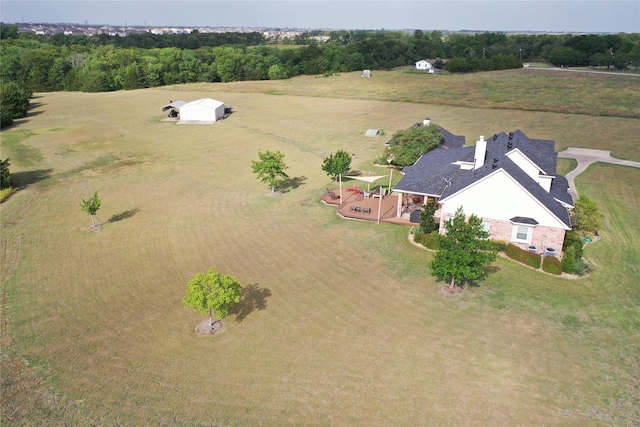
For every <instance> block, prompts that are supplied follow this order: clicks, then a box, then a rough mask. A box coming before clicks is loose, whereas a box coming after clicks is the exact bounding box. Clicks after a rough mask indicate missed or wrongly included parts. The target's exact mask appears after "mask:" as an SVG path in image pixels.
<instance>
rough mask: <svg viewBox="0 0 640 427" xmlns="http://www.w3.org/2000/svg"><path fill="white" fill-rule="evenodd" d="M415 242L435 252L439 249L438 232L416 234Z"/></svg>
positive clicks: (414, 236)
mask: <svg viewBox="0 0 640 427" xmlns="http://www.w3.org/2000/svg"><path fill="white" fill-rule="evenodd" d="M413 241H414V242H416V243H419V244H421V245H423V246H424V247H425V248H427V249H431V250H433V251H435V250H436V249H437V248H438V232H437V231H436V232H431V233H414V235H413Z"/></svg>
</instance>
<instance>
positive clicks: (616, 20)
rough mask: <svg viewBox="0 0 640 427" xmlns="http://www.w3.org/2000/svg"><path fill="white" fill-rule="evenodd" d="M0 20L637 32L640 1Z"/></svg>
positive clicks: (202, 4) (259, 6)
mask: <svg viewBox="0 0 640 427" xmlns="http://www.w3.org/2000/svg"><path fill="white" fill-rule="evenodd" d="M169 6H170V7H169ZM0 16H1V17H2V18H1V20H2V22H4V23H7V24H8V23H13V24H21V25H22V24H56V25H89V26H97V25H101V26H118V27H122V26H124V27H147V28H148V27H151V28H153V27H178V28H264V29H276V28H281V29H282V28H285V29H322V30H388V31H402V30H404V31H406V30H423V31H425V30H426V31H451V32H464V31H469V32H536V33H540V32H544V33H640V2H637V1H626V0H564V1H545V0H542V1H530V0H511V1H504V0H490V1H484V0H454V1H440V0H437V1H430V0H426V1H425V0H423V1H405V0H388V1H385V2H383V1H376V0H374V1H361V0H351V1H347V2H338V1H333V0H298V1H274V0H251V1H216V0H174V1H172V2H169V1H165V0H135V1H114V0H89V1H67V0H62V1H60V0H8V1H2V2H1V3H0Z"/></svg>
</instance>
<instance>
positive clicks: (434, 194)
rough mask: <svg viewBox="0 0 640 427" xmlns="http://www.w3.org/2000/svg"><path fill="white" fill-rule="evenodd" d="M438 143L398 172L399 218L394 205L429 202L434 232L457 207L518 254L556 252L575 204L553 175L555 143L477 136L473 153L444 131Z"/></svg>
mask: <svg viewBox="0 0 640 427" xmlns="http://www.w3.org/2000/svg"><path fill="white" fill-rule="evenodd" d="M442 133H443V136H444V140H443V142H442V143H441V144H440V146H439V147H437V148H435V149H434V150H432V151H429V152H427V153H425V154H424V155H422V157H420V159H418V161H416V163H415V164H413V165H412V166H408V167H406V168H405V169H404V170H403V174H404V176H403V178H402V179H401V180H400V181H399V182H398V184H397V185H396V186H395V188H394V189H393V191H395V192H398V193H404V194H405V196H406V197H402V198H399V202H398V216H402V215H403V214H405V213H406V212H404V211H405V210H407V209H408V208H409V206H406V205H405V204H404V202H403V204H402V205H401V204H400V199H403V200H408V198H409V197H412V200H414V199H415V197H416V196H417V197H418V198H419V197H420V196H422V197H423V200H425V199H426V198H427V197H430V198H432V199H435V200H436V201H437V204H438V209H439V216H440V231H441V232H443V231H444V223H445V221H446V220H447V219H448V218H450V217H452V216H453V215H454V214H455V212H456V210H457V209H458V208H459V207H462V208H463V210H464V212H465V213H466V214H467V215H471V214H475V215H476V216H478V217H480V218H482V220H483V224H484V227H485V229H486V230H488V231H489V233H490V237H491V238H492V239H495V240H504V241H506V242H512V243H514V244H516V245H518V246H520V247H522V248H523V249H528V250H531V251H535V252H539V253H544V252H545V251H546V250H547V251H551V249H555V252H556V253H557V254H560V253H561V248H562V243H563V241H564V235H565V232H566V231H567V230H570V229H571V221H570V219H569V209H572V208H573V199H572V197H571V195H570V194H569V192H568V188H569V186H568V182H567V180H566V178H564V177H563V176H559V175H556V173H555V171H556V165H557V153H556V152H555V142H554V141H549V140H538V139H530V138H528V137H527V136H526V135H525V134H524V133H522V132H521V131H515V132H511V133H509V134H508V135H507V134H505V133H504V132H502V133H500V134H496V135H494V136H493V137H491V138H489V140H485V139H484V137H483V136H481V137H480V139H479V140H478V141H477V142H476V145H475V146H468V147H467V146H464V137H460V136H456V135H453V134H451V133H450V132H447V131H446V130H444V129H442Z"/></svg>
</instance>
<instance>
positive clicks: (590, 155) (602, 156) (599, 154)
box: [558, 147, 640, 202]
mask: <svg viewBox="0 0 640 427" xmlns="http://www.w3.org/2000/svg"><path fill="white" fill-rule="evenodd" d="M558 157H560V158H564V159H576V160H577V161H578V166H577V167H576V168H575V169H574V170H572V171H571V172H569V173H568V174H567V175H566V178H567V181H569V193H571V196H572V197H573V201H574V202H575V201H576V200H578V192H577V191H576V186H575V183H574V178H575V177H576V176H578V175H579V174H581V173H582V172H584V171H585V170H586V169H587V168H588V167H589V165H591V163H595V162H604V163H613V164H616V165H622V166H631V167H634V168H640V162H632V161H630V160H621V159H616V158H615V157H611V152H610V151H605V150H592V149H589V148H574V147H569V148H567V149H566V150H565V151H561V152H559V153H558Z"/></svg>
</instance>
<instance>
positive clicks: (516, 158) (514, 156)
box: [506, 149, 543, 181]
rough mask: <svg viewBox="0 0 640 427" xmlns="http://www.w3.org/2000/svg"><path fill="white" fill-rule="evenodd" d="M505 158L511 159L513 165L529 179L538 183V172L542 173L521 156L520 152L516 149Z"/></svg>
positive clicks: (525, 157)
mask: <svg viewBox="0 0 640 427" xmlns="http://www.w3.org/2000/svg"><path fill="white" fill-rule="evenodd" d="M506 156H507V157H508V158H509V159H511V161H513V163H515V164H516V165H518V167H519V168H520V169H522V170H523V171H524V172H525V173H526V174H527V175H529V176H530V177H531V179H533V180H534V181H538V176H539V175H540V172H543V171H541V170H540V168H539V167H538V165H536V164H535V163H533V162H532V161H531V160H530V159H529V158H528V157H527V156H525V155H524V154H522V151H520V150H518V149H516V150H512V151H509V152H508V153H507V154H506Z"/></svg>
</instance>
